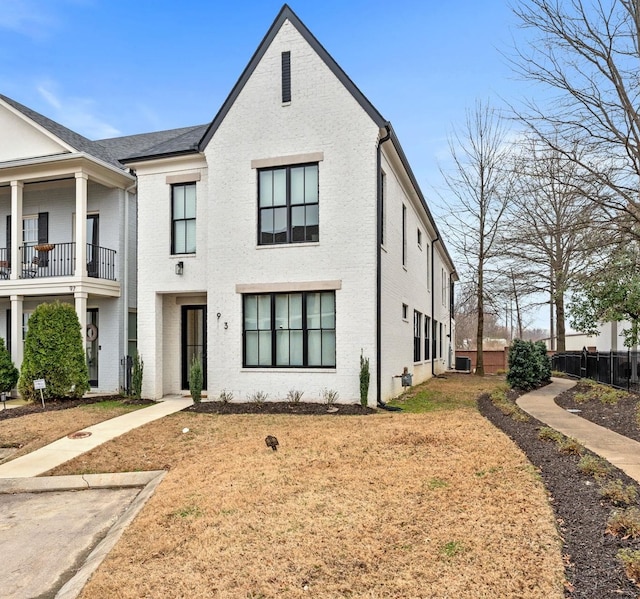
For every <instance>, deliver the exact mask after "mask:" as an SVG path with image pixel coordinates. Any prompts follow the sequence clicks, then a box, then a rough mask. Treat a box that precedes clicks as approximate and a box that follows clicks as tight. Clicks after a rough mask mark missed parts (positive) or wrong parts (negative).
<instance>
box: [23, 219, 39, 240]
mask: <svg viewBox="0 0 640 599" xmlns="http://www.w3.org/2000/svg"><path fill="white" fill-rule="evenodd" d="M22 242H23V245H27V246H33V245H36V244H37V243H38V217H37V216H25V217H24V218H23V219H22Z"/></svg>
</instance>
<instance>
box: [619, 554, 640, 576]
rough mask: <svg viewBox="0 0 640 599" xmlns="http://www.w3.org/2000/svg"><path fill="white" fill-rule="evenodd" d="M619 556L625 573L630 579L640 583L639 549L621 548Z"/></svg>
mask: <svg viewBox="0 0 640 599" xmlns="http://www.w3.org/2000/svg"><path fill="white" fill-rule="evenodd" d="M617 558H618V559H619V560H620V561H621V562H622V565H623V566H624V573H625V574H626V575H627V577H628V578H629V580H632V581H633V582H635V583H636V584H638V583H640V551H638V550H637V549H620V551H618V554H617Z"/></svg>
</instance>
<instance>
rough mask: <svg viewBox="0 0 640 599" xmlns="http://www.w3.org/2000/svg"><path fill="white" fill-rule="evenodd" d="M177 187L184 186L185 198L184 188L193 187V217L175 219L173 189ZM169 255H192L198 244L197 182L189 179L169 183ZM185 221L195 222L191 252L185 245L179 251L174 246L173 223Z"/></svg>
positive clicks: (174, 230) (174, 233)
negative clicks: (182, 249) (187, 180)
mask: <svg viewBox="0 0 640 599" xmlns="http://www.w3.org/2000/svg"><path fill="white" fill-rule="evenodd" d="M179 187H184V188H185V198H186V188H187V187H193V190H194V193H195V202H196V206H195V212H196V215H195V216H194V217H193V218H179V219H176V218H175V217H174V196H173V194H174V191H175V190H176V189H177V188H179ZM170 196H171V255H172V256H184V255H193V254H195V253H196V250H197V248H198V244H197V240H198V188H197V183H196V182H195V181H191V182H188V183H173V184H171V194H170ZM187 221H193V222H194V223H195V226H196V232H195V235H196V238H195V239H194V250H193V251H192V252H187V251H186V249H187V248H186V247H185V251H184V252H180V251H177V248H176V229H175V225H176V223H177V222H185V223H186V222H187ZM185 246H186V235H185Z"/></svg>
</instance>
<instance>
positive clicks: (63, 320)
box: [18, 302, 90, 400]
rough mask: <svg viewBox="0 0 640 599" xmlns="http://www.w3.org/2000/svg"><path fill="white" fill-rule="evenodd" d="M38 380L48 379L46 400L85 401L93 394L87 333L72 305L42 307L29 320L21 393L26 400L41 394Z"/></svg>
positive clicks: (19, 388) (58, 304) (20, 383)
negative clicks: (85, 395) (56, 398)
mask: <svg viewBox="0 0 640 599" xmlns="http://www.w3.org/2000/svg"><path fill="white" fill-rule="evenodd" d="M35 379H44V380H45V381H46V384H47V388H46V389H45V390H44V397H45V398H51V397H66V396H69V397H82V396H83V395H84V394H85V393H86V392H87V391H89V389H90V387H89V372H88V370H87V361H86V358H85V351H84V342H83V331H81V330H80V321H79V320H78V315H77V314H76V311H75V309H74V308H73V306H71V305H70V304H63V303H60V302H54V303H51V304H46V303H45V304H40V305H39V306H38V307H37V308H36V309H35V310H34V312H33V314H32V315H31V318H29V330H28V331H27V335H26V337H25V340H24V359H23V361H22V368H21V372H20V378H19V379H18V391H20V393H21V395H22V396H23V397H24V398H25V399H30V400H35V399H38V398H39V394H37V393H36V390H35V389H34V387H33V381H34V380H35Z"/></svg>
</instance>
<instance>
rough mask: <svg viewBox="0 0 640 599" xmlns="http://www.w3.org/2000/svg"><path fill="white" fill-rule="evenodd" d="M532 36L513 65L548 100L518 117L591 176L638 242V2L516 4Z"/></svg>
mask: <svg viewBox="0 0 640 599" xmlns="http://www.w3.org/2000/svg"><path fill="white" fill-rule="evenodd" d="M514 11H515V14H516V15H517V16H518V17H519V19H520V21H521V23H522V25H523V26H524V27H525V28H526V29H528V30H530V31H531V32H532V33H533V37H532V38H530V40H529V44H528V46H526V47H520V48H517V55H516V57H515V60H514V63H515V64H516V67H517V69H518V70H519V72H520V73H521V74H522V75H524V77H525V78H527V79H529V80H533V81H535V82H539V83H542V84H544V85H545V86H546V87H547V90H548V91H550V95H549V96H548V98H547V101H545V102H543V103H542V104H537V105H536V104H533V103H530V104H529V105H528V107H527V108H525V109H524V110H520V111H517V112H518V115H519V116H520V117H521V118H523V119H524V120H525V122H526V123H527V124H528V125H529V126H530V127H531V128H532V129H534V130H535V131H536V133H537V134H538V135H539V136H540V138H541V139H543V140H545V142H546V143H548V145H549V146H550V147H551V148H553V149H554V150H555V151H557V152H559V153H561V154H563V155H564V156H565V157H566V158H567V159H569V160H570V161H572V162H574V163H576V164H577V165H578V166H579V167H580V169H581V170H582V171H583V172H584V173H586V174H588V175H589V177H588V181H589V184H588V186H587V188H583V187H582V186H581V185H580V182H579V181H576V182H575V184H576V185H577V186H578V187H580V188H581V189H580V192H581V193H582V195H583V196H585V197H590V196H589V191H590V190H592V189H593V188H590V185H591V182H592V181H594V180H595V181H597V182H598V183H599V186H598V190H599V194H598V195H596V196H591V197H590V199H592V200H594V201H596V202H598V203H600V204H601V205H603V206H605V207H606V208H612V209H614V210H615V211H617V213H618V214H619V216H620V217H621V218H619V219H618V225H620V226H621V228H622V229H623V230H624V231H625V232H626V233H627V234H630V235H631V236H633V237H636V238H638V237H640V230H639V227H638V225H640V204H639V201H638V200H639V196H638V194H639V190H640V114H639V113H638V104H639V100H640V77H638V72H639V71H640V46H639V38H640V0H596V1H593V2H592V1H589V2H586V1H584V0H566V1H559V0H519V1H518V3H517V4H516V7H515V9H514Z"/></svg>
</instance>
